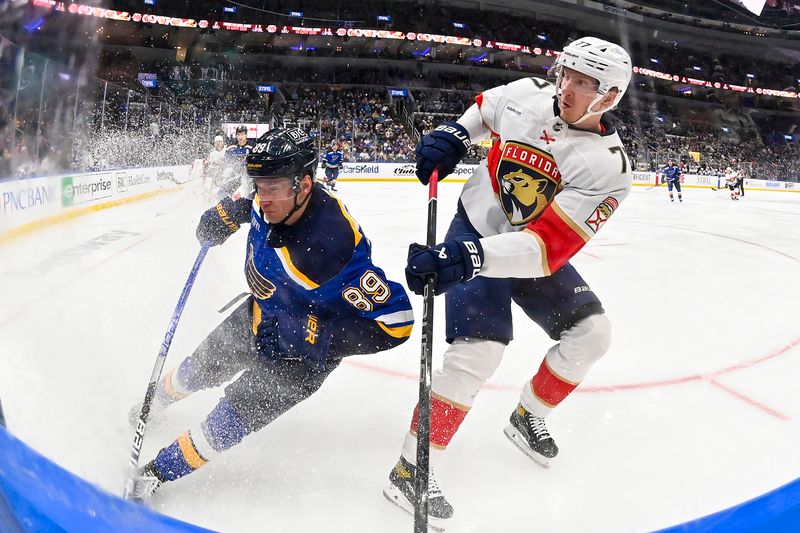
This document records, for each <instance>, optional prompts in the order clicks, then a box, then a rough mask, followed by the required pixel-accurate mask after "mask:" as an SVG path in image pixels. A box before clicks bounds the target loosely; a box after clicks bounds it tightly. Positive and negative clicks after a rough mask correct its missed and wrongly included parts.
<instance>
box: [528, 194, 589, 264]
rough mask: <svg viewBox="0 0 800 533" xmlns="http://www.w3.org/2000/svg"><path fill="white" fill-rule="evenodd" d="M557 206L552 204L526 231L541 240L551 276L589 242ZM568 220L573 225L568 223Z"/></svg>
mask: <svg viewBox="0 0 800 533" xmlns="http://www.w3.org/2000/svg"><path fill="white" fill-rule="evenodd" d="M555 205H556V203H555V202H551V203H550V205H548V206H547V208H546V209H545V210H544V211H543V212H542V214H541V215H540V216H539V218H537V219H536V220H534V221H533V222H531V223H530V224H528V227H527V228H526V229H525V231H530V232H532V233H534V234H535V235H536V236H538V237H539V238H540V245H542V260H543V262H544V263H545V264H546V269H545V275H550V274H551V273H553V272H555V271H557V270H558V269H559V268H561V267H562V266H564V264H565V263H566V262H567V261H569V259H570V258H571V257H572V256H573V255H575V254H576V253H577V252H578V250H580V249H581V248H583V245H584V244H586V241H587V240H588V239H586V238H585V237H586V234H585V233H584V232H582V231H581V232H580V233H578V232H576V231H575V229H576V227H575V226H576V225H575V223H574V222H572V220H571V219H570V218H569V217H567V216H566V214H564V212H563V211H561V210H560V209H559V210H558V211H556V209H555V208H554V206H555ZM559 212H560V213H561V214H559ZM567 220H570V222H572V224H569V223H567ZM543 266H545V265H543Z"/></svg>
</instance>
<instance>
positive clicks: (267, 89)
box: [256, 84, 275, 93]
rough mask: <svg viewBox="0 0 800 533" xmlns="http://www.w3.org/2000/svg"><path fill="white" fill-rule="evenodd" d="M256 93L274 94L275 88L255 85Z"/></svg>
mask: <svg viewBox="0 0 800 533" xmlns="http://www.w3.org/2000/svg"><path fill="white" fill-rule="evenodd" d="M256 91H258V92H260V93H274V92H275V86H274V85H265V84H261V85H256Z"/></svg>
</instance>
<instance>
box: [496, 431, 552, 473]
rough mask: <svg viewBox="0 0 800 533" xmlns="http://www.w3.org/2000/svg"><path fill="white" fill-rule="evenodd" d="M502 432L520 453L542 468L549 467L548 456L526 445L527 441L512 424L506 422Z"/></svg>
mask: <svg viewBox="0 0 800 533" xmlns="http://www.w3.org/2000/svg"><path fill="white" fill-rule="evenodd" d="M503 433H505V434H506V437H508V440H510V441H511V443H512V444H513V445H514V446H516V447H517V448H519V449H520V451H521V452H522V453H524V454H525V455H527V456H528V457H530V458H531V459H533V462H535V463H536V464H538V465H539V466H541V467H542V468H550V458H549V457H545V456H544V455H542V454H539V453H536V452H535V451H533V450H531V448H530V446H528V443H527V442H525V439H524V438H523V437H522V435H520V433H519V431H517V428H515V427H514V426H513V425H511V424H508V425H507V426H506V427H505V429H503Z"/></svg>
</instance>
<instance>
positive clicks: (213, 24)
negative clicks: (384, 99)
mask: <svg viewBox="0 0 800 533" xmlns="http://www.w3.org/2000/svg"><path fill="white" fill-rule="evenodd" d="M28 4H30V5H33V6H34V7H39V8H43V9H48V10H52V11H61V12H65V13H69V14H71V15H81V16H89V17H97V18H105V19H109V20H117V21H125V22H135V23H140V24H158V25H161V26H172V27H176V28H201V29H206V28H212V29H215V30H218V29H222V30H227V31H239V32H256V33H262V32H268V33H281V34H293V35H331V36H332V35H337V36H339V37H364V38H379V39H397V40H407V41H420V42H433V43H443V44H454V45H459V46H473V47H476V48H498V49H501V50H509V51H515V52H519V53H523V54H530V55H543V56H545V57H552V58H554V59H555V58H557V57H558V56H559V54H560V52H558V51H556V50H548V49H546V48H538V47H534V48H530V47H528V46H522V45H516V44H507V43H499V42H496V41H484V40H482V39H479V38H477V37H476V38H470V37H457V36H454V35H437V34H432V33H416V32H402V31H394V30H376V29H363V28H352V27H348V28H306V27H303V26H277V25H274V24H269V25H261V24H238V23H233V22H224V21H208V20H205V19H201V20H195V19H190V18H179V17H168V16H164V15H153V14H150V13H136V12H128V11H116V10H113V9H105V8H101V7H92V6H88V5H84V4H67V3H62V2H56V0H28ZM337 51H341V46H337ZM651 61H653V59H651ZM655 61H658V60H657V59H655ZM542 68H543V69H544V70H548V69H549V68H550V67H548V66H543V67H542ZM633 73H634V74H638V75H640V76H647V77H649V78H657V79H660V80H664V81H671V82H674V83H684V84H685V83H692V84H693V85H698V86H703V87H708V88H715V89H723V90H726V91H735V92H749V93H757V94H763V95H768V96H776V97H779V98H800V92H798V91H792V90H783V89H762V88H759V89H754V88H752V87H748V86H746V85H734V84H732V83H720V82H712V81H706V80H693V81H691V82H690V81H689V79H688V78H686V77H685V76H683V77H682V76H680V75H678V74H671V73H667V72H659V71H657V70H652V69H649V68H645V67H639V66H634V67H633ZM798 83H800V80H798Z"/></svg>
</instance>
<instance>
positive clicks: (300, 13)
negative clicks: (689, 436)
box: [289, 11, 303, 17]
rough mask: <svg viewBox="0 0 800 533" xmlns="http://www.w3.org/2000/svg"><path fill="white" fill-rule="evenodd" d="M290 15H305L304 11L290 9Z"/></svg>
mask: <svg viewBox="0 0 800 533" xmlns="http://www.w3.org/2000/svg"><path fill="white" fill-rule="evenodd" d="M289 16H290V17H302V16H303V12H302V11H289Z"/></svg>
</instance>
